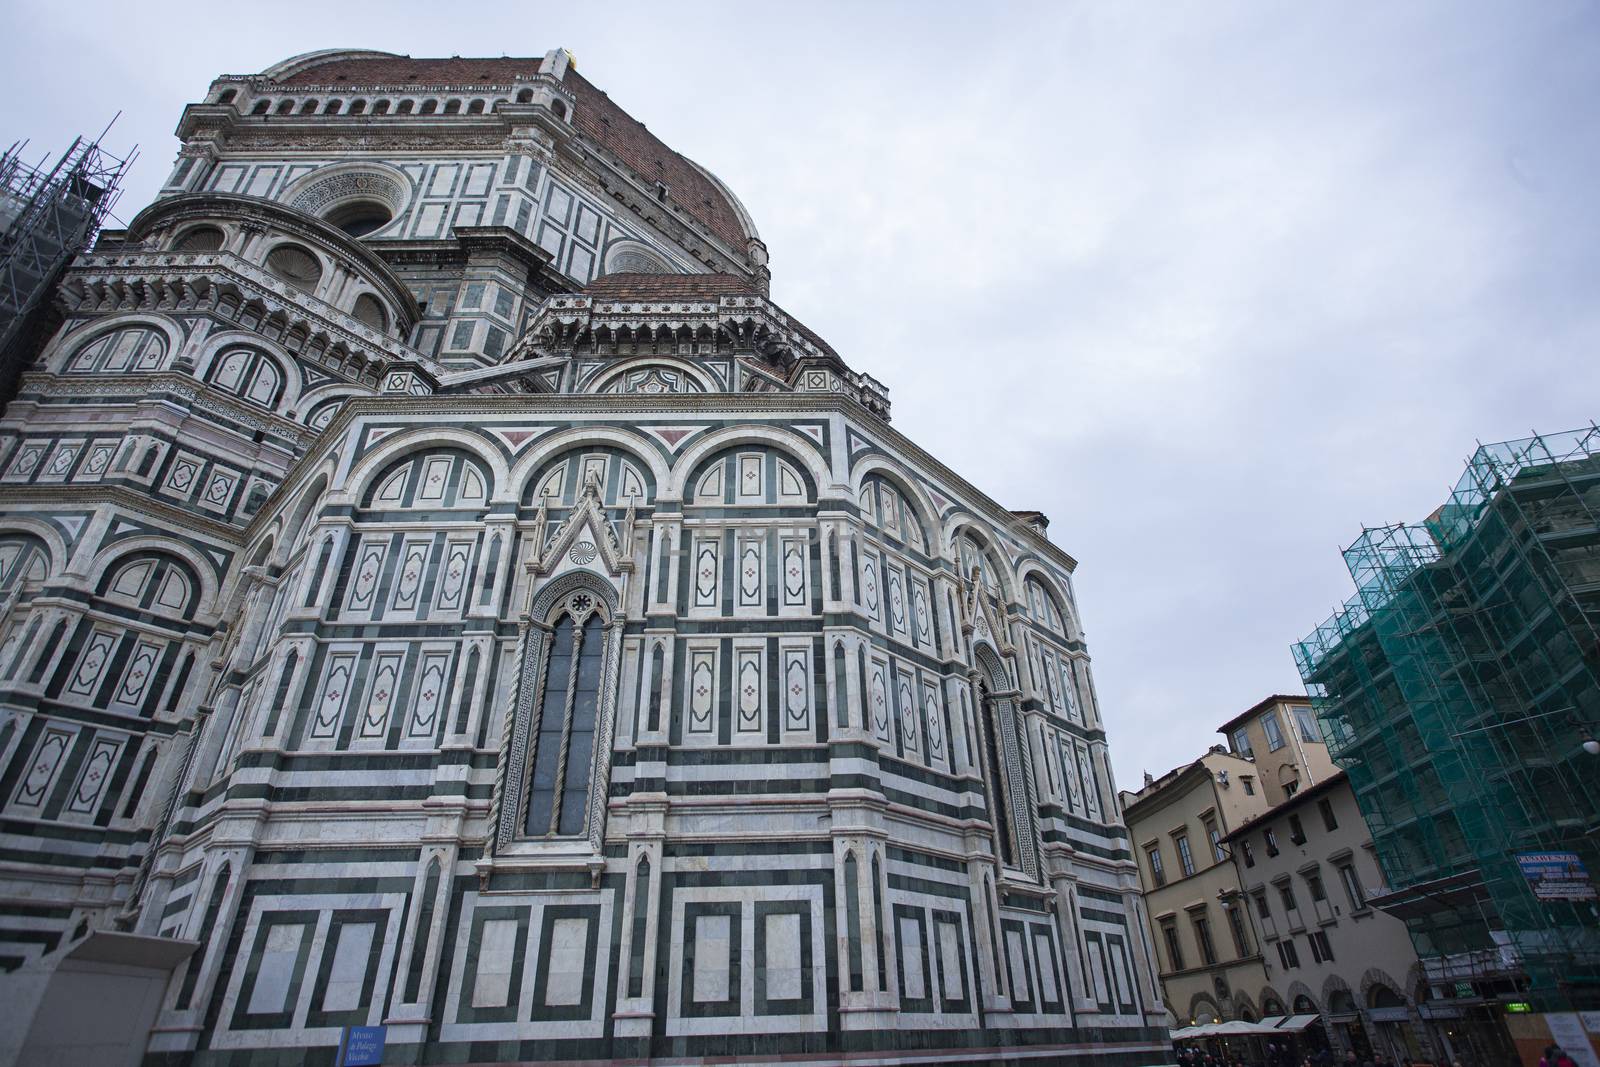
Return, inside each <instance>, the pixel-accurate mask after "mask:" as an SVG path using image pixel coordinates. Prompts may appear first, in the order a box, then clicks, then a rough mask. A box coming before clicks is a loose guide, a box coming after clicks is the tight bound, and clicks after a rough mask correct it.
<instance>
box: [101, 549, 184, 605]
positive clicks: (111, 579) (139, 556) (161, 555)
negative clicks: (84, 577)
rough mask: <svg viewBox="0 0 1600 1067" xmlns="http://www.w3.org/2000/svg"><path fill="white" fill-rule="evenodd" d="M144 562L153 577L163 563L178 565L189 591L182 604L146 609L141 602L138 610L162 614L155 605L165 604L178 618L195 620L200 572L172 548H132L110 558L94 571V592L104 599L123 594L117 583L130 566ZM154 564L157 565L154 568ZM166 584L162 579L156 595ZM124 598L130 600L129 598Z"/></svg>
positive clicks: (144, 588) (178, 573)
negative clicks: (153, 568)
mask: <svg viewBox="0 0 1600 1067" xmlns="http://www.w3.org/2000/svg"><path fill="white" fill-rule="evenodd" d="M141 563H143V564H146V574H147V575H152V577H153V575H154V574H158V573H160V571H159V567H160V565H161V564H166V565H167V566H169V567H175V568H176V570H177V576H178V577H179V578H180V579H181V580H182V582H183V585H184V586H186V587H187V588H185V589H184V590H183V591H184V593H185V594H186V595H185V603H184V604H183V605H182V606H181V607H179V606H177V605H172V604H159V605H158V604H152V605H151V606H150V608H149V609H146V608H145V607H144V606H143V605H142V604H141V605H140V607H139V610H141V611H144V610H150V613H151V614H153V615H159V614H161V612H160V611H156V610H154V609H155V608H158V607H160V608H165V609H167V610H168V611H171V612H174V613H176V614H177V615H178V618H179V619H180V620H181V621H183V622H185V623H187V622H190V621H192V620H193V619H194V618H195V616H196V615H198V614H199V612H200V606H201V603H202V586H201V582H200V572H199V571H197V570H196V569H195V568H194V567H193V566H191V565H190V564H189V562H188V561H187V560H184V559H180V558H179V557H177V556H174V555H173V554H172V553H171V552H168V551H163V550H161V549H144V550H140V549H136V548H135V549H129V550H127V551H125V552H121V553H119V554H117V555H116V556H113V557H112V558H110V559H108V560H107V561H106V566H105V567H104V569H100V570H96V571H95V574H96V575H97V576H98V578H97V581H96V582H95V586H94V594H95V596H96V597H98V598H101V599H109V598H112V597H118V596H122V595H124V594H123V593H122V591H120V590H118V589H117V585H118V583H119V581H120V580H121V578H122V575H123V574H124V573H125V572H126V571H127V570H128V569H129V568H131V567H135V566H138V565H140V564H141ZM152 565H153V566H154V567H156V568H158V569H156V570H154V571H152V570H151V566H152ZM171 577H172V575H171V572H168V578H167V581H170V580H171ZM150 580H151V579H146V581H150ZM148 588H149V586H143V587H142V588H141V590H140V592H141V593H144V591H145V590H146V589H148ZM165 588H166V586H165V583H163V585H162V587H161V589H160V590H158V591H156V595H158V596H159V595H161V593H162V592H164V591H165ZM124 602H125V603H127V602H128V601H124ZM168 621H171V620H168Z"/></svg>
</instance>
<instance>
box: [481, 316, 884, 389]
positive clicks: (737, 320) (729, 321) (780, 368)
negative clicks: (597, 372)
mask: <svg viewBox="0 0 1600 1067" xmlns="http://www.w3.org/2000/svg"><path fill="white" fill-rule="evenodd" d="M684 332H687V333H688V334H689V336H690V337H692V338H694V339H695V340H697V341H698V340H700V339H702V338H704V337H705V336H706V335H708V334H709V336H710V337H711V338H713V339H714V341H715V343H716V344H717V345H718V348H719V352H724V353H725V354H729V355H742V354H753V355H755V356H756V357H758V358H759V359H760V360H761V362H762V363H764V364H765V366H757V365H755V364H751V365H750V369H751V370H753V371H756V372H757V373H758V374H759V375H760V376H762V377H763V378H765V379H766V380H767V381H768V384H769V385H770V386H771V387H772V388H775V389H780V390H781V389H791V390H796V391H806V392H839V393H846V394H848V395H851V396H852V397H853V398H854V399H855V400H857V402H859V403H860V404H862V405H863V406H864V407H866V408H868V409H869V410H871V411H872V412H873V414H874V415H875V416H876V417H877V418H880V419H885V420H886V419H888V417H889V395H888V390H886V389H885V388H884V387H883V386H882V385H881V384H879V383H878V382H877V380H876V379H874V378H872V377H871V376H870V375H865V374H859V373H857V372H856V371H853V370H851V369H850V368H849V367H848V366H846V365H845V363H844V361H843V360H842V359H840V358H839V356H838V354H837V353H836V352H834V351H833V350H832V349H831V348H829V347H827V346H826V345H825V344H824V343H822V342H821V341H820V340H819V339H818V338H817V337H816V336H815V335H813V334H811V333H810V332H809V331H807V330H805V329H804V328H803V327H801V326H800V325H799V323H797V322H795V321H794V320H792V319H791V318H790V317H789V316H788V315H787V314H785V313H784V311H783V310H782V309H781V308H779V307H778V306H777V305H776V304H774V303H772V302H771V301H770V300H768V299H766V298H765V297H762V296H757V295H754V294H737V295H722V296H718V297H717V298H715V299H709V300H649V299H642V300H603V299H597V298H595V297H591V296H586V295H584V294H582V293H578V294H560V295H556V296H552V297H549V298H548V299H546V300H545V302H544V304H543V305H542V306H541V307H540V309H539V311H538V312H537V313H536V314H535V315H534V317H533V319H532V320H531V321H530V322H529V324H528V332H527V333H525V334H524V335H523V337H522V338H521V339H520V340H519V341H518V342H517V343H516V344H515V345H513V346H512V347H511V350H510V351H509V352H508V353H507V354H506V359H505V362H506V363H507V364H509V363H513V362H516V361H518V360H522V359H526V358H537V357H538V356H539V355H541V354H543V352H549V353H553V354H558V355H569V354H576V353H577V352H578V351H579V350H580V349H583V348H586V347H587V348H590V349H593V348H596V347H601V348H603V347H604V346H606V345H612V344H626V345H640V344H646V345H648V344H652V343H654V342H656V341H657V340H658V339H661V338H665V339H667V340H668V341H669V342H676V341H677V340H678V339H679V338H680V337H681V335H682V334H683V333H684ZM541 350H543V351H541ZM626 354H628V355H635V354H638V355H643V354H649V353H644V352H638V353H634V352H630V353H626ZM670 354H674V355H679V354H682V353H670ZM804 368H812V369H820V370H822V371H823V372H824V377H822V378H817V379H814V380H813V379H810V378H806V377H804V376H803V375H802V374H801V371H802V369H804ZM830 375H831V376H830Z"/></svg>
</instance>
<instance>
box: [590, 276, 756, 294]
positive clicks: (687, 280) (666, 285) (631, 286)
mask: <svg viewBox="0 0 1600 1067" xmlns="http://www.w3.org/2000/svg"><path fill="white" fill-rule="evenodd" d="M583 292H584V295H585V296H592V297H594V298H596V299H597V300H713V299H715V298H717V297H719V296H760V295H761V294H760V293H758V292H756V289H755V286H753V285H751V284H750V283H749V282H747V281H745V280H744V279H743V278H740V277H739V276H738V275H735V274H602V275H600V277H598V278H596V279H595V280H594V281H592V282H590V283H589V284H588V285H586V286H584V287H583Z"/></svg>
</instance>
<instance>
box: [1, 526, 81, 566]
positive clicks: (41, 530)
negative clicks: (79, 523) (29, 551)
mask: <svg viewBox="0 0 1600 1067" xmlns="http://www.w3.org/2000/svg"><path fill="white" fill-rule="evenodd" d="M5 534H17V535H23V536H27V535H32V536H33V537H37V538H38V539H39V540H40V541H43V542H44V548H45V555H46V559H45V566H46V569H47V574H50V575H54V574H58V573H60V571H61V568H62V566H63V564H64V563H65V562H66V561H67V559H68V558H69V557H68V554H67V542H66V541H65V540H64V539H63V538H62V536H61V531H60V530H58V529H56V528H55V527H54V526H51V525H50V524H49V523H47V522H44V521H42V520H40V519H35V518H32V517H30V516H27V515H18V514H16V513H12V514H10V515H7V516H6V517H5V520H4V522H0V536H3V535H5Z"/></svg>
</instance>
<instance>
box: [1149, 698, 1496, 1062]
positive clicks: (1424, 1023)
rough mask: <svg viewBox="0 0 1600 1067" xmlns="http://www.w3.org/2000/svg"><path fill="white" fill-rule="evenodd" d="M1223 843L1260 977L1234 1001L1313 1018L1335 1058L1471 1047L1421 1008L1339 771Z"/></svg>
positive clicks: (1418, 979) (1416, 978) (1406, 953)
mask: <svg viewBox="0 0 1600 1067" xmlns="http://www.w3.org/2000/svg"><path fill="white" fill-rule="evenodd" d="M1237 721H1239V720H1235V722H1237ZM1307 747H1308V748H1310V747H1313V746H1307ZM1314 747H1315V748H1317V749H1320V748H1321V746H1320V744H1318V745H1316V746H1314ZM1222 843H1223V847H1224V849H1225V850H1226V851H1228V852H1229V853H1231V854H1232V857H1233V861H1234V864H1235V867H1236V874H1237V877H1238V881H1239V884H1240V886H1241V887H1242V889H1243V892H1244V895H1245V900H1246V901H1247V902H1248V907H1247V909H1245V910H1246V914H1247V916H1248V919H1249V922H1250V927H1251V935H1252V936H1253V937H1254V938H1256V940H1257V943H1259V944H1260V945H1261V948H1262V956H1263V960H1262V967H1263V969H1264V971H1265V975H1266V980H1265V982H1264V983H1263V984H1262V985H1261V986H1260V987H1259V990H1252V991H1251V992H1250V994H1249V996H1248V997H1246V996H1240V997H1238V998H1237V1001H1238V1002H1239V1003H1241V1004H1242V1005H1246V1006H1249V1005H1253V1006H1254V1007H1255V1008H1256V1010H1257V1011H1258V1012H1259V1014H1260V1016H1261V1017H1263V1018H1270V1017H1272V1016H1275V1015H1284V1014H1289V1015H1311V1014H1315V1015H1317V1016H1319V1020H1318V1022H1317V1023H1316V1024H1313V1028H1312V1033H1311V1035H1310V1036H1311V1040H1312V1041H1313V1042H1316V1041H1317V1040H1318V1038H1317V1035H1316V1032H1315V1031H1316V1028H1317V1027H1321V1029H1322V1033H1323V1036H1325V1037H1326V1039H1327V1041H1328V1043H1329V1044H1330V1045H1331V1047H1333V1048H1334V1049H1335V1050H1336V1051H1337V1052H1338V1053H1339V1054H1340V1055H1341V1056H1342V1055H1343V1054H1344V1053H1345V1052H1348V1051H1353V1052H1355V1053H1357V1055H1358V1056H1361V1057H1363V1058H1364V1057H1365V1056H1366V1055H1368V1054H1369V1053H1377V1052H1381V1053H1385V1054H1387V1055H1388V1056H1389V1057H1390V1058H1391V1059H1392V1060H1393V1061H1394V1062H1396V1063H1400V1062H1403V1060H1404V1059H1405V1058H1407V1057H1410V1058H1411V1059H1413V1060H1435V1059H1437V1058H1439V1057H1440V1056H1441V1055H1442V1056H1443V1057H1444V1058H1445V1059H1446V1060H1447V1061H1448V1062H1454V1061H1455V1060H1456V1059H1457V1057H1458V1056H1459V1055H1460V1054H1461V1053H1463V1052H1468V1053H1471V1052H1473V1051H1474V1050H1470V1049H1466V1048H1458V1047H1455V1046H1456V1044H1457V1042H1456V1041H1453V1040H1452V1038H1453V1036H1454V1035H1452V1033H1451V1030H1452V1029H1453V1027H1452V1025H1451V1020H1450V1019H1449V1018H1448V1015H1449V1013H1450V1009H1449V1008H1448V1007H1447V1006H1443V1005H1429V1004H1420V1005H1419V1001H1418V997H1419V996H1420V995H1421V991H1422V990H1423V989H1424V988H1425V985H1426V983H1425V982H1424V981H1423V978H1422V972H1421V967H1420V965H1419V964H1418V962H1417V957H1416V954H1415V953H1414V952H1413V951H1412V947H1411V938H1410V937H1409V936H1408V935H1407V933H1406V927H1405V924H1404V923H1403V922H1401V921H1400V920H1399V919H1396V918H1394V917H1392V916H1390V915H1388V914H1386V913H1384V912H1382V911H1379V910H1378V909H1376V908H1374V907H1372V906H1371V904H1370V903H1369V901H1370V900H1371V899H1372V898H1373V897H1375V896H1378V895H1379V894H1381V893H1383V892H1385V891H1386V887H1385V886H1384V884H1383V875H1382V873H1381V871H1380V870H1379V868H1378V862H1377V858H1376V856H1375V855H1374V853H1373V848H1372V838H1371V835H1370V834H1369V833H1368V831H1367V825H1366V823H1365V822H1363V821H1362V818H1361V811H1360V809H1359V808H1358V807H1357V806H1356V799H1355V793H1354V792H1353V791H1352V790H1351V788H1350V784H1349V782H1348V781H1347V780H1346V778H1345V775H1344V772H1343V771H1337V770H1336V771H1334V772H1333V773H1332V774H1331V775H1328V776H1325V777H1322V778H1321V779H1320V780H1319V781H1317V782H1316V783H1315V784H1314V785H1306V786H1304V787H1302V788H1300V789H1298V790H1296V791H1294V793H1293V795H1292V796H1290V797H1288V798H1287V799H1286V800H1284V801H1283V802H1282V803H1280V804H1277V805H1275V806H1274V807H1272V808H1271V809H1270V810H1268V811H1265V812H1263V813H1261V814H1258V815H1255V816H1254V817H1253V818H1250V819H1249V820H1248V821H1245V822H1242V823H1235V824H1234V828H1233V829H1232V830H1231V831H1230V832H1229V833H1228V834H1227V835H1225V836H1224V838H1223V842H1222ZM1151 910H1152V912H1153V911H1154V910H1155V909H1154V908H1152V909H1151Z"/></svg>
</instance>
